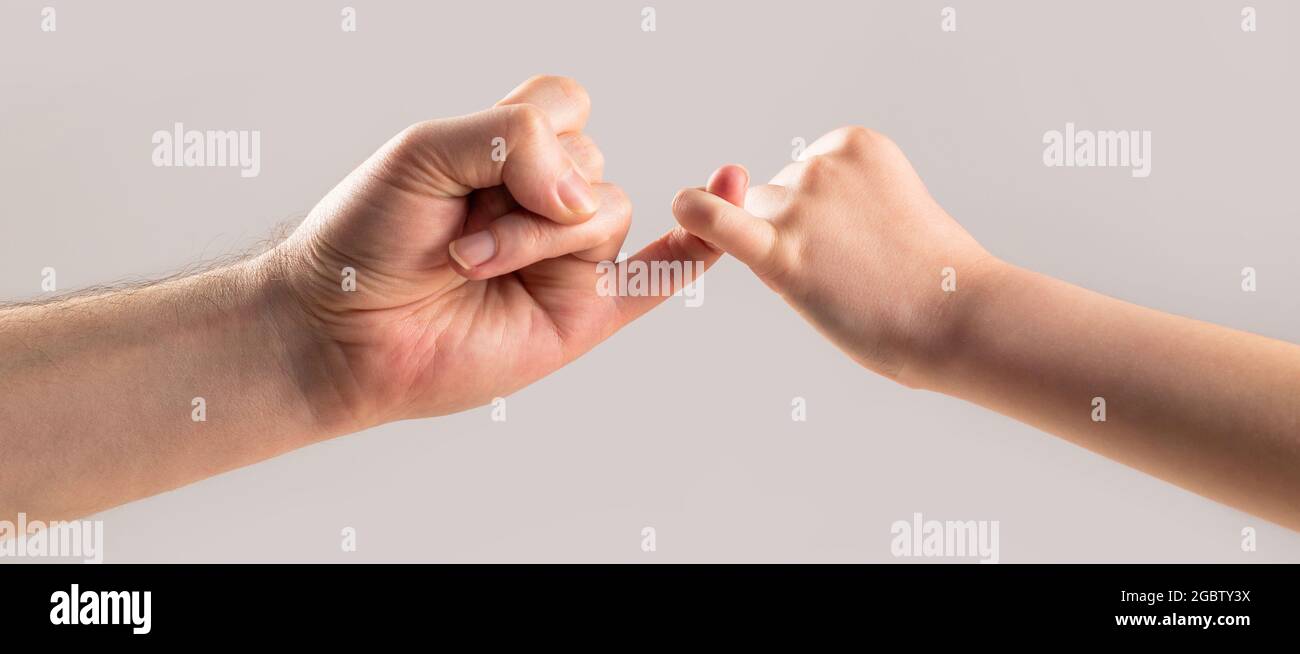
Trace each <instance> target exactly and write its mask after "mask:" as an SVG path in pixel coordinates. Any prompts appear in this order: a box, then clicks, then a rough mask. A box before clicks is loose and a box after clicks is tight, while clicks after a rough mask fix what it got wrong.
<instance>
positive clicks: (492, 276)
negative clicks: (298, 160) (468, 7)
mask: <svg viewBox="0 0 1300 654" xmlns="http://www.w3.org/2000/svg"><path fill="white" fill-rule="evenodd" d="M589 108H590V105H589V101H588V98H587V94H586V91H585V90H583V89H582V87H580V86H579V85H577V84H576V83H575V82H573V81H572V80H569V79H566V78H559V77H538V78H533V79H530V80H528V81H527V82H525V83H524V84H522V85H521V86H519V87H518V88H516V89H515V90H514V91H512V92H511V93H510V94H509V95H507V96H506V97H505V99H503V100H502V101H501V102H499V103H498V104H497V106H495V107H493V108H491V109H488V110H486V111H483V112H480V113H476V114H472V115H469V116H462V117H458V118H450V119H444V120H433V121H429V122H424V123H420V124H417V125H413V126H411V127H410V128H408V129H406V130H404V131H403V132H402V133H400V134H398V135H397V136H396V137H394V138H393V139H392V140H390V141H389V142H388V143H387V144H385V145H384V146H383V147H382V148H380V149H379V151H378V152H376V153H375V154H374V155H373V156H371V157H370V158H369V159H368V160H367V161H365V162H364V163H363V164H361V166H360V167H358V168H357V169H356V170H354V171H353V172H352V173H351V174H350V175H348V176H347V178H346V179H344V180H343V181H342V182H341V183H340V184H339V185H338V186H337V187H336V188H335V189H334V190H332V191H331V192H330V193H329V194H328V195H327V196H326V197H325V198H324V199H323V200H321V202H320V203H319V204H318V205H317V206H316V207H315V209H314V210H313V211H312V212H311V214H310V216H309V217H308V218H307V220H306V221H305V222H304V223H303V224H302V225H301V226H300V227H298V229H297V230H296V231H295V232H294V233H293V234H292V235H291V236H290V237H289V238H288V239H287V240H285V241H284V242H283V243H281V244H279V245H278V246H277V247H275V248H274V249H272V250H270V251H269V252H266V253H265V254H263V255H261V256H258V257H256V258H253V259H250V260H248V261H245V262H242V263H239V264H236V265H232V266H228V267H225V268H221V269H217V270H213V271H209V272H207V273H204V274H201V275H196V276H191V277H185V278H180V279H175V280H171V281H168V282H165V283H160V284H155V285H151V286H147V287H144V288H139V289H133V290H118V291H113V292H108V293H101V294H94V295H90V296H84V297H77V298H67V299H62V300H58V301H54V302H49V303H44V304H39V305H29V306H18V307H11V308H9V309H6V310H3V311H0V352H3V353H5V355H4V356H3V357H0V379H4V380H5V383H4V388H5V392H3V393H0V425H3V428H0V453H3V458H2V460H3V461H4V474H3V475H0V516H11V517H12V516H15V515H16V514H17V513H18V512H25V513H27V514H28V516H29V517H30V518H31V519H33V520H35V519H40V520H51V519H65V518H71V517H76V516H81V515H86V514H89V513H94V512H96V511H100V510H103V509H106V508H109V507H112V506H115V505H118V504H122V503H124V502H128V501H131V500H134V499H137V498H141V497H145V496H148V495H152V494H155V493H159V492H163V491H166V490H169V489H173V488H176V487H179V486H182V485H184V484H188V483H191V482H193V481H196V480H199V479H202V478H205V477H208V476H211V475H214V474H217V473H220V472H223V471H226V470H230V469H232V468H236V467H239V466H244V465H248V464H250V463H254V462H256V461H259V460H262V459H266V458H268V457H272V456H275V455H278V454H281V453H284V452H287V451H290V450H293V449H296V448H299V447H303V446H306V445H309V444H311V443H315V442H317V441H320V440H324V439H327V438H330V437H333V436H338V435H342V434H346V433H351V432H355V431H359V430H362V429H365V428H367V427H371V426H375V425H378V424H381V423H385V422H389V421H393V420H403V419H409V418H422V417H429V416H438V415H445V414H448V413H453V412H457V411H462V410H465V409H468V408H471V407H475V406H480V405H483V404H485V403H487V402H489V401H491V399H492V398H494V397H498V396H505V395H509V394H510V393H511V392H513V391H515V390H517V389H519V388H521V387H523V386H526V385H528V384H530V383H532V382H533V381H535V380H537V379H539V378H541V377H543V376H545V375H546V374H548V373H550V372H552V371H554V370H555V369H557V368H559V367H560V366H563V365H564V364H566V363H568V362H570V361H572V360H574V359H575V358H577V357H579V356H581V355H582V354H583V353H585V352H586V351H588V350H590V349H591V348H592V347H594V346H595V345H596V344H597V343H599V342H601V341H602V340H604V339H605V338H606V337H608V336H609V335H610V334H612V333H614V332H615V331H617V330H618V329H619V328H620V327H622V326H623V325H625V324H627V323H628V322H630V321H631V320H633V319H635V318H636V317H637V316H639V315H641V314H642V313H644V312H646V311H648V310H649V309H650V308H651V307H653V306H654V305H655V304H657V303H659V302H661V301H662V300H663V299H664V297H662V296H646V297H609V296H601V295H600V294H598V293H597V290H596V289H597V279H598V276H599V271H598V269H597V267H596V265H595V263H593V262H598V261H601V260H603V259H613V258H614V257H615V256H616V255H617V253H618V251H619V249H620V247H621V246H622V243H623V239H624V236H625V235H626V234H627V230H628V225H629V221H630V218H631V208H630V206H629V204H628V201H627V198H626V196H625V195H624V194H623V192H622V191H621V190H620V189H619V188H618V187H617V186H615V185H613V184H609V183H605V182H603V181H601V179H602V173H603V158H602V155H601V154H600V151H599V149H598V148H596V146H595V145H594V144H593V143H592V142H591V140H590V139H589V138H587V137H586V136H584V135H583V134H582V127H583V125H584V124H585V122H586V120H587V115H588V112H589ZM498 137H500V138H503V139H505V149H506V156H505V157H504V161H497V160H496V159H498V158H500V157H493V149H494V139H496V138H498ZM575 170H576V171H578V174H577V175H578V176H577V177H571V175H572V174H573V172H574V171H575ZM743 188H744V187H743V185H742V186H739V187H732V188H729V189H728V188H725V187H715V188H713V190H714V191H716V192H718V193H721V194H722V195H723V196H725V197H731V198H732V199H734V200H736V201H741V196H740V195H739V194H740V193H743ZM483 232H487V233H491V234H492V235H493V241H494V245H492V246H491V247H490V248H488V249H487V250H486V253H488V254H491V255H492V256H491V257H490V258H487V259H486V260H485V261H483V262H481V263H477V262H474V261H471V259H473V258H474V256H473V255H474V254H475V253H476V252H477V253H478V254H480V255H482V254H484V253H485V249H484V248H483V247H482V244H481V243H480V244H478V245H466V243H467V241H464V240H462V239H464V238H468V237H470V236H471V235H474V234H479V233H483ZM454 253H459V254H455V256H453V254H454ZM457 257H459V259H460V260H461V261H460V262H458V261H457ZM717 257H718V253H716V252H715V251H714V250H713V249H712V248H710V247H708V246H707V245H706V244H704V243H703V242H701V241H700V240H699V239H697V238H695V237H693V236H691V235H689V234H687V233H686V232H685V231H683V230H681V229H680V228H675V229H674V230H673V231H671V232H669V233H668V234H666V235H664V236H663V237H662V238H660V239H659V240H657V241H655V242H654V243H651V244H650V245H649V246H647V247H646V248H645V249H643V250H641V251H640V252H639V253H637V254H636V255H635V256H634V258H635V259H644V260H661V261H672V260H681V261H704V262H705V263H706V264H711V263H712V262H714V261H716V260H717ZM462 262H465V263H476V265H473V266H470V267H467V266H466V265H464V263H462ZM345 267H347V268H351V269H353V270H355V279H356V290H355V291H351V292H347V291H344V290H343V288H342V279H343V270H344V268H345ZM195 397H202V398H204V400H205V401H206V411H207V420H206V421H203V422H196V421H194V420H192V407H191V400H192V398H195Z"/></svg>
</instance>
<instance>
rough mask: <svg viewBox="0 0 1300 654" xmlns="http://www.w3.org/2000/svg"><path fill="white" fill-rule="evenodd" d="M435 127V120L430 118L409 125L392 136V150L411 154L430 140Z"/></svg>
mask: <svg viewBox="0 0 1300 654" xmlns="http://www.w3.org/2000/svg"><path fill="white" fill-rule="evenodd" d="M433 129H434V122H433V121H430V120H426V121H421V122H418V123H413V124H411V125H408V126H407V127H406V128H405V129H403V130H402V131H400V132H398V133H397V135H396V136H394V137H393V138H392V141H391V149H392V151H393V152H396V153H397V154H410V153H412V152H414V151H417V150H418V149H420V148H421V147H423V145H424V144H425V143H427V142H428V141H429V138H430V135H431V133H432V131H433Z"/></svg>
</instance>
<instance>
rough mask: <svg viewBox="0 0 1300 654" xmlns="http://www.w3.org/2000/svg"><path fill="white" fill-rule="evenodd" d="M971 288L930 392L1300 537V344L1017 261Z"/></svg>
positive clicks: (930, 376)
mask: <svg viewBox="0 0 1300 654" xmlns="http://www.w3.org/2000/svg"><path fill="white" fill-rule="evenodd" d="M959 292H961V293H966V292H968V291H967V290H966V289H963V290H962V291H959ZM969 293H970V295H969V296H967V297H965V298H964V306H965V307H966V310H965V311H963V312H962V313H961V315H962V320H961V322H960V324H959V326H958V327H957V329H956V339H955V340H956V341H957V343H958V345H957V347H956V348H955V350H954V352H953V353H952V356H950V357H948V358H947V360H946V361H945V362H944V363H943V364H941V365H939V366H937V367H935V368H934V369H933V370H932V371H930V373H929V374H928V375H927V377H928V381H927V383H926V384H925V386H927V387H929V388H932V389H933V390H937V391H940V392H943V393H946V394H950V395H954V396H957V397H960V398H963V399H966V400H969V401H972V402H975V403H977V404H980V405H983V406H986V407H989V408H991V409H994V410H996V411H998V412H1000V413H1003V414H1006V415H1008V416H1011V417H1013V418H1016V419H1018V420H1021V421H1024V422H1026V423H1028V424H1031V425H1034V426H1036V427H1039V428H1041V429H1044V430H1046V431H1048V432H1051V433H1054V434H1058V435H1060V436H1062V437H1064V438H1067V439H1069V440H1071V441H1073V442H1075V443H1077V444H1079V445H1082V446H1084V447H1087V448H1088V449H1091V450H1093V451H1095V452H1098V453H1100V454H1102V455H1105V456H1107V457H1109V458H1112V459H1114V460H1117V461H1120V462H1123V463H1125V464H1128V465H1131V466H1133V467H1135V468H1138V469H1140V470H1143V471H1146V472H1148V473H1151V474H1153V475H1156V476H1158V477H1161V478H1163V479H1166V480H1168V481H1171V482H1174V483H1176V484H1178V485H1181V486H1183V487H1185V488H1187V489H1189V490H1192V491H1194V492H1197V493H1200V494H1202V495H1205V496H1207V497H1210V498H1213V499H1216V500H1219V501H1222V502H1224V503H1226V504H1229V505H1232V506H1235V507H1237V508H1240V509H1243V510H1246V511H1249V512H1251V513H1254V514H1256V515H1259V516H1262V517H1264V518H1267V519H1270V520H1273V521H1276V522H1278V523H1279V524H1283V525H1286V526H1288V527H1291V528H1293V529H1300V346H1296V345H1293V344H1290V343H1284V342H1281V341H1276V340H1272V339H1269V338H1265V337H1262V336H1258V335H1254V334H1248V333H1245V332H1239V331H1235V330H1232V329H1227V328H1224V327H1220V326H1216V325H1211V324H1208V323H1203V322H1199V321H1196V320H1191V319H1187V318H1182V317H1178V316H1173V315H1170V314H1165V313H1161V312H1159V311H1155V310H1152V309H1147V308H1144V307H1139V306H1136V305H1133V304H1129V303H1126V302H1122V301H1120V300H1116V299H1113V298H1109V297H1106V296H1103V295H1100V294H1098V293H1094V292H1091V291H1088V290H1085V289H1082V288H1078V287H1075V286H1071V285H1069V284H1066V283H1064V282H1061V281H1058V280H1054V279H1051V278H1048V277H1045V276H1042V275H1038V274H1036V273H1032V272H1029V271H1026V270H1023V269H1019V268H1016V267H1014V266H1009V265H1005V264H1003V265H1000V266H999V267H998V268H997V269H996V270H995V271H992V272H990V273H989V274H987V275H986V276H985V277H984V278H982V279H981V280H980V282H979V283H977V284H975V285H974V286H973V287H972V288H970V289H969ZM1096 398H1101V399H1102V400H1104V402H1105V414H1104V418H1105V419H1104V421H1102V420H1101V419H1100V418H1101V417H1102V415H1101V414H1100V412H1099V411H1098V410H1097V409H1098V408H1099V407H1100V402H1098V401H1097V400H1096Z"/></svg>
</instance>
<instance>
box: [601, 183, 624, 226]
mask: <svg viewBox="0 0 1300 654" xmlns="http://www.w3.org/2000/svg"><path fill="white" fill-rule="evenodd" d="M600 186H601V190H602V192H603V195H604V198H603V202H604V204H603V206H604V207H607V208H608V210H609V212H610V213H612V214H614V215H615V216H616V217H618V219H619V220H627V219H630V218H631V217H632V199H631V198H629V197H628V196H627V192H626V191H624V190H623V188H622V187H620V186H618V185H617V184H601V185H600Z"/></svg>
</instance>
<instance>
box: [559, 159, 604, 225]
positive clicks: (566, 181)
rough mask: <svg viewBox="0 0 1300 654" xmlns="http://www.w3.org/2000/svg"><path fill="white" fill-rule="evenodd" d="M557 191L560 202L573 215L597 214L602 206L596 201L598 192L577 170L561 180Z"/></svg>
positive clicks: (571, 171)
mask: <svg viewBox="0 0 1300 654" xmlns="http://www.w3.org/2000/svg"><path fill="white" fill-rule="evenodd" d="M556 190H557V191H559V193H560V202H563V203H564V206H566V207H568V208H569V211H572V212H573V213H576V214H579V215H582V216H586V215H588V214H593V213H596V210H597V209H599V208H600V204H599V203H598V202H597V201H596V192H595V191H593V190H591V184H588V183H587V180H586V179H584V178H583V176H582V173H579V172H578V169H577V168H574V169H573V170H570V171H569V174H567V175H565V176H564V177H561V178H560V183H559V185H558V188H557V189H556Z"/></svg>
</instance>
